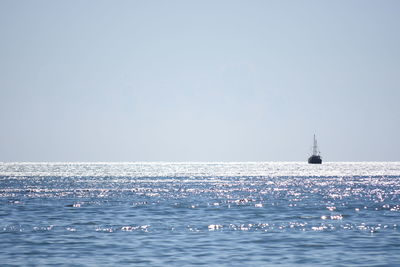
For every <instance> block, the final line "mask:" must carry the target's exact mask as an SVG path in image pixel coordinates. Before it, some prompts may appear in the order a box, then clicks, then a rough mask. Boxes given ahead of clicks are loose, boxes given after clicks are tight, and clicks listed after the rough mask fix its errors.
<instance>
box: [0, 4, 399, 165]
mask: <svg viewBox="0 0 400 267" xmlns="http://www.w3.org/2000/svg"><path fill="white" fill-rule="evenodd" d="M399 14H400V1H365V0H362V1H361V0H360V1H348V0H346V1H319V0H318V1H281V0H279V1H232V0H229V1H216V0H213V1H99V0H93V1H14V0H11V1H4V0H0V36H1V42H0V125H1V131H0V161H305V160H306V159H307V156H308V153H309V151H310V146H311V144H312V135H313V134H314V133H316V134H317V137H318V140H319V143H320V149H321V151H322V155H323V157H324V159H325V160H326V161H365V160H368V161H399V160H400V156H399V155H400V152H399V151H400V119H399V118H400V108H399V100H400V30H399V29H400V16H399Z"/></svg>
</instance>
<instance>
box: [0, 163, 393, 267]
mask: <svg viewBox="0 0 400 267" xmlns="http://www.w3.org/2000/svg"><path fill="white" fill-rule="evenodd" d="M399 196H400V163H398V162H397V163H390V162H387V163H377V162H375V163H374V162H371V163H339V162H337V163H324V164H322V165H308V164H305V163H296V162H292V163H290V162H289V163H287V162H283V163H278V162H277V163H0V264H1V265H2V266H4V265H40V266H43V265H67V266H69V265H88V266H118V265H135V266H148V265H156V266H157V265H158V266H164V265H207V266H209V265H225V266H238V265H246V266H248V265H262V266H268V265H283V266H289V265H296V266H297V265H304V266H310V265H314V266H315V265H317V266H322V265H331V266H374V265H376V266H382V265H385V266H395V265H397V266H399V265H400V231H399V229H400V226H399V224H400V197H399Z"/></svg>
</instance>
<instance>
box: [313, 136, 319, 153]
mask: <svg viewBox="0 0 400 267" xmlns="http://www.w3.org/2000/svg"><path fill="white" fill-rule="evenodd" d="M313 155H315V156H317V155H318V146H317V139H315V134H314V145H313Z"/></svg>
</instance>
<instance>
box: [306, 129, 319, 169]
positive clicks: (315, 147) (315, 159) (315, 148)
mask: <svg viewBox="0 0 400 267" xmlns="http://www.w3.org/2000/svg"><path fill="white" fill-rule="evenodd" d="M308 163H309V164H321V163H322V159H321V156H320V152H319V150H318V145H317V139H316V138H315V134H314V144H313V147H312V155H311V156H310V157H309V158H308Z"/></svg>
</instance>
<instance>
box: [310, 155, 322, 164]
mask: <svg viewBox="0 0 400 267" xmlns="http://www.w3.org/2000/svg"><path fill="white" fill-rule="evenodd" d="M308 163H309V164H322V159H321V157H320V156H315V155H313V156H311V157H309V158H308Z"/></svg>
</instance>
